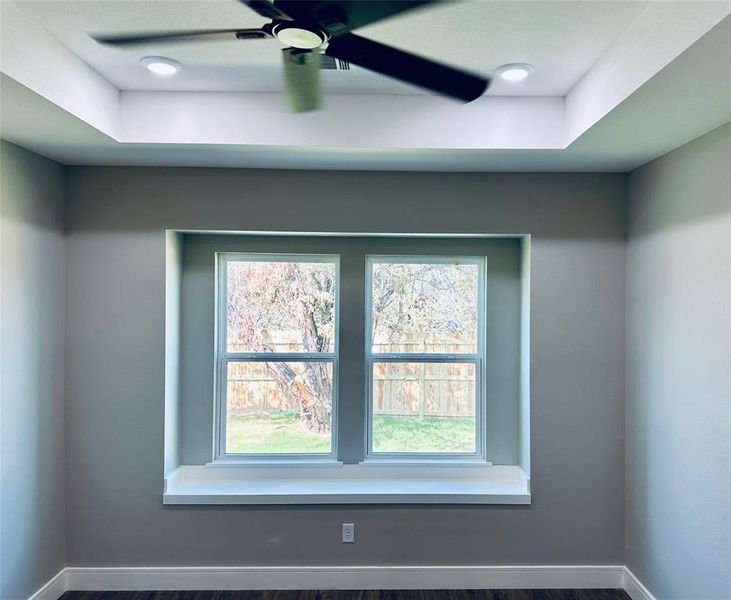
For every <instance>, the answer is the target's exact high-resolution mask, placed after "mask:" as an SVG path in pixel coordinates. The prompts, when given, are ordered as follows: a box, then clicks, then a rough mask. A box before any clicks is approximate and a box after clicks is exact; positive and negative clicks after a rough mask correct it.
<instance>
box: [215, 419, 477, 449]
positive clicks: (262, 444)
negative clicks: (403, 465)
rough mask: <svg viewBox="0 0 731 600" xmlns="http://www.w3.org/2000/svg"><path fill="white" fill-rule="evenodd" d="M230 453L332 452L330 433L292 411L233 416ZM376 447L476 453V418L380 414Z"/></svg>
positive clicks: (376, 421)
mask: <svg viewBox="0 0 731 600" xmlns="http://www.w3.org/2000/svg"><path fill="white" fill-rule="evenodd" d="M226 427H227V448H226V451H227V452H229V453H237V452H247V453H248V452H259V453H262V452H263V453H287V452H291V453H297V452H329V451H330V436H329V435H318V434H315V433H311V432H309V431H308V430H307V429H306V428H305V426H304V425H303V424H302V422H301V421H300V419H299V416H298V415H296V414H292V413H280V414H275V415H236V416H229V417H228V422H227V426H226ZM373 432H374V436H373V446H374V449H375V450H376V451H379V452H409V451H410V452H416V451H421V452H472V451H474V444H475V439H474V435H475V434H474V432H475V422H474V419H472V418H466V419H464V418H450V417H447V418H442V417H423V418H419V417H403V416H393V415H376V416H375V417H374V418H373Z"/></svg>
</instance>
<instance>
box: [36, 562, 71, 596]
mask: <svg viewBox="0 0 731 600" xmlns="http://www.w3.org/2000/svg"><path fill="white" fill-rule="evenodd" d="M68 589H69V588H68V587H67V586H66V569H61V570H60V571H59V572H58V573H56V574H55V575H54V576H53V577H52V578H51V579H49V580H48V581H47V582H46V584H45V585H44V586H43V587H42V588H41V589H39V590H38V591H37V592H36V593H35V594H33V595H32V596H31V597H30V598H28V600H58V598H60V597H61V595H62V594H63V593H64V592H66V591H68Z"/></svg>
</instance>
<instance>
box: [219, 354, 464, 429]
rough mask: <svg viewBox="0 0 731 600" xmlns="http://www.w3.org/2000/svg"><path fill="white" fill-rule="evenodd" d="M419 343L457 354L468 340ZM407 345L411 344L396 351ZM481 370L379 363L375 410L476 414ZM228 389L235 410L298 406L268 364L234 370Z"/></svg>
mask: <svg viewBox="0 0 731 600" xmlns="http://www.w3.org/2000/svg"><path fill="white" fill-rule="evenodd" d="M406 345H407V344H404V346H406ZM408 345H412V344H411V343H409V344H408ZM413 345H418V346H419V348H418V350H417V351H435V350H436V351H439V352H447V353H455V352H459V351H460V349H461V348H462V347H463V346H465V345H467V344H463V343H461V342H457V343H452V344H450V345H444V344H443V345H441V347H440V348H439V349H435V348H433V347H431V346H432V345H429V344H424V343H423V342H421V343H418V344H413ZM442 347H443V348H444V349H442ZM405 350H407V348H398V349H391V350H390V351H395V352H403V351H405ZM408 350H411V351H414V350H415V348H413V347H411V348H408ZM463 351H464V350H463ZM237 371H238V372H237ZM475 375H476V374H475V372H474V365H473V364H472V363H408V362H404V363H377V364H376V365H375V367H374V373H373V408H374V413H375V414H381V415H410V416H439V417H472V416H474V414H475V385H476V378H475ZM227 394H228V396H227V403H228V409H229V410H230V411H231V412H233V413H239V414H241V413H252V412H253V413H264V414H268V413H277V412H297V411H298V407H297V405H296V403H295V402H293V401H291V400H290V399H289V398H287V396H286V395H285V394H284V392H283V391H282V389H281V387H280V385H279V383H278V382H277V380H276V379H275V378H274V377H273V376H272V375H271V373H270V372H269V371H268V370H267V368H266V366H265V364H264V363H259V364H258V365H257V366H256V368H252V364H251V363H249V364H248V365H247V368H246V370H243V369H242V370H237V369H233V370H232V372H230V373H229V378H228V387H227Z"/></svg>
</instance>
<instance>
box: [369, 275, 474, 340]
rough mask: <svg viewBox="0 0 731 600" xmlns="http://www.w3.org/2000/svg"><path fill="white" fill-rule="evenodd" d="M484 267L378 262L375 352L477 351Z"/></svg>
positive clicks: (374, 279)
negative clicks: (478, 312)
mask: <svg viewBox="0 0 731 600" xmlns="http://www.w3.org/2000/svg"><path fill="white" fill-rule="evenodd" d="M478 281H479V268H478V265H476V264H459V263H434V264H429V263H374V264H373V272H372V276H371V286H372V301H371V311H372V315H371V318H372V320H371V323H372V330H373V334H372V335H373V339H372V342H373V346H372V352H376V353H378V352H438V353H448V354H456V353H475V352H477V327H478V325H477V321H478V316H477V310H478V287H479V283H478Z"/></svg>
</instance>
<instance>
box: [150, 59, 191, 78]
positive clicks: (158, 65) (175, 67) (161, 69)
mask: <svg viewBox="0 0 731 600" xmlns="http://www.w3.org/2000/svg"><path fill="white" fill-rule="evenodd" d="M142 64H143V65H145V67H146V68H147V70H148V71H152V72H153V73H154V74H155V75H160V76H161V77H169V76H170V75H175V73H177V72H178V71H180V69H181V68H182V67H181V65H180V63H179V62H176V61H174V60H171V59H169V58H164V57H162V56H146V57H145V58H143V59H142Z"/></svg>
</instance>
